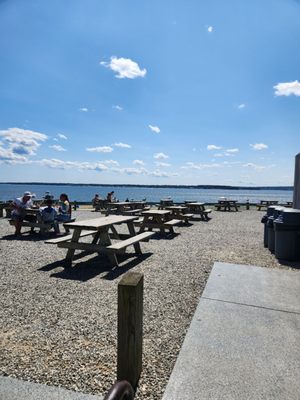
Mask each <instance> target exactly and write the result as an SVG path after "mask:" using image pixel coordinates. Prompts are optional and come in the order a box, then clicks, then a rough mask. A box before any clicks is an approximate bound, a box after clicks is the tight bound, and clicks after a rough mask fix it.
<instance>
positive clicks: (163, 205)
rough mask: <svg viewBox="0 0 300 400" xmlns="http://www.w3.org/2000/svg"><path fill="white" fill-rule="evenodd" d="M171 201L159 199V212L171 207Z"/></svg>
mask: <svg viewBox="0 0 300 400" xmlns="http://www.w3.org/2000/svg"><path fill="white" fill-rule="evenodd" d="M173 205H174V203H173V200H172V199H161V200H160V202H159V206H158V209H159V210H164V209H165V208H166V207H170V206H173Z"/></svg>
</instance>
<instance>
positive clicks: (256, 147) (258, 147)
mask: <svg viewBox="0 0 300 400" xmlns="http://www.w3.org/2000/svg"><path fill="white" fill-rule="evenodd" d="M250 147H252V150H256V151H260V150H266V149H268V147H269V146H268V145H267V144H264V143H255V144H250Z"/></svg>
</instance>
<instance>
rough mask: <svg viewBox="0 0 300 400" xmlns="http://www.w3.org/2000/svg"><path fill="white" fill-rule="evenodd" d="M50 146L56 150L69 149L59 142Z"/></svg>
mask: <svg viewBox="0 0 300 400" xmlns="http://www.w3.org/2000/svg"><path fill="white" fill-rule="evenodd" d="M49 147H50V149H53V150H55V151H67V150H66V149H64V148H63V147H62V146H60V145H59V144H53V145H52V146H49Z"/></svg>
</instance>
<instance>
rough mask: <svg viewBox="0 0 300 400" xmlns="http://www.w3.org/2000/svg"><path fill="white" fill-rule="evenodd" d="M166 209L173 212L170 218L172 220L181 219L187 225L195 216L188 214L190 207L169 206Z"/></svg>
mask: <svg viewBox="0 0 300 400" xmlns="http://www.w3.org/2000/svg"><path fill="white" fill-rule="evenodd" d="M165 209H166V210H169V211H171V215H170V217H169V218H170V219H173V218H175V219H179V220H181V221H184V222H185V223H186V224H187V223H188V222H189V220H190V219H191V218H193V216H194V214H191V213H187V212H186V211H187V210H188V207H186V206H169V207H166V208H165Z"/></svg>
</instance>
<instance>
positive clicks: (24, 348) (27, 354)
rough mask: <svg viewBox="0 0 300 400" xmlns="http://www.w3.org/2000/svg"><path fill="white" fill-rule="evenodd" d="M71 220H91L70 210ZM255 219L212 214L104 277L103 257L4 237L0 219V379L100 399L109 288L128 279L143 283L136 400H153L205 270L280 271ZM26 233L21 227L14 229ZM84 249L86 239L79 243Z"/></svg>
mask: <svg viewBox="0 0 300 400" xmlns="http://www.w3.org/2000/svg"><path fill="white" fill-rule="evenodd" d="M75 214H76V218H77V220H79V219H81V220H82V219H89V218H95V217H99V216H100V214H99V213H97V214H96V213H94V212H92V211H77V212H76V213H75ZM263 214H264V213H263V212H258V211H256V210H250V211H246V210H243V211H240V212H230V213H229V212H216V211H213V213H212V214H211V216H212V219H211V220H210V221H208V222H204V221H195V222H193V223H192V224H191V225H189V226H180V227H176V228H175V230H176V232H177V233H178V235H176V236H174V237H166V238H164V237H161V236H159V235H157V236H155V237H154V238H153V239H151V240H150V241H149V242H146V243H141V247H142V251H143V256H142V257H140V258H138V259H137V258H136V257H135V256H134V254H133V247H132V248H129V249H128V251H127V252H128V253H129V255H128V256H127V257H122V259H121V263H120V266H119V267H118V268H113V269H112V268H111V267H110V265H109V263H108V261H107V260H106V258H105V257H100V256H96V255H95V254H92V255H85V256H84V257H76V259H75V261H74V264H73V267H72V269H71V270H70V271H65V270H64V269H63V267H62V260H63V258H64V256H65V254H66V250H64V249H61V248H57V246H54V245H49V244H45V243H44V238H43V237H40V236H39V235H38V234H35V235H29V234H27V233H24V234H23V235H22V237H21V238H15V237H14V236H13V231H14V229H13V227H12V226H10V225H9V223H8V220H7V219H5V218H1V219H0V232H1V236H0V254H1V259H0V267H1V280H0V290H1V304H0V353H1V357H0V373H1V374H2V375H6V376H10V377H16V378H20V379H24V380H29V381H34V382H38V383H45V384H49V385H56V386H62V387H64V388H67V389H72V390H76V391H80V392H85V393H90V394H104V393H106V391H107V390H108V389H109V387H110V386H111V385H112V384H113V382H114V381H115V379H116V356H117V355H116V347H117V336H116V331H117V285H118V282H119V281H120V279H121V278H122V276H123V274H124V273H125V272H127V271H129V270H131V271H135V272H141V273H143V274H144V330H143V333H144V341H143V372H142V376H141V379H140V383H139V387H138V390H137V395H136V399H137V400H142V399H161V398H162V394H163V391H164V388H165V386H166V384H167V382H168V378H169V376H170V374H171V371H172V368H173V366H174V363H175V361H176V357H177V355H178V353H179V350H180V348H181V345H182V342H183V340H184V337H185V334H186V331H187V329H188V327H189V324H190V322H191V319H192V316H193V314H194V311H195V309H196V306H197V303H198V301H199V297H200V296H201V293H202V291H203V289H204V287H205V284H206V282H207V279H208V276H209V273H210V271H211V268H212V267H213V264H214V262H216V261H221V262H229V263H230V262H231V263H238V264H252V265H258V266H261V267H267V268H286V269H289V270H290V272H291V273H295V271H296V270H295V269H294V268H293V267H295V268H296V267H297V265H293V264H291V265H289V266H284V265H280V264H279V263H278V261H277V260H276V259H275V257H274V256H273V255H272V254H270V252H269V251H268V249H265V248H264V247H263V241H262V235H263V225H262V224H261V223H260V220H261V217H262V215H263ZM23 229H24V231H26V228H23ZM86 240H87V239H86Z"/></svg>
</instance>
